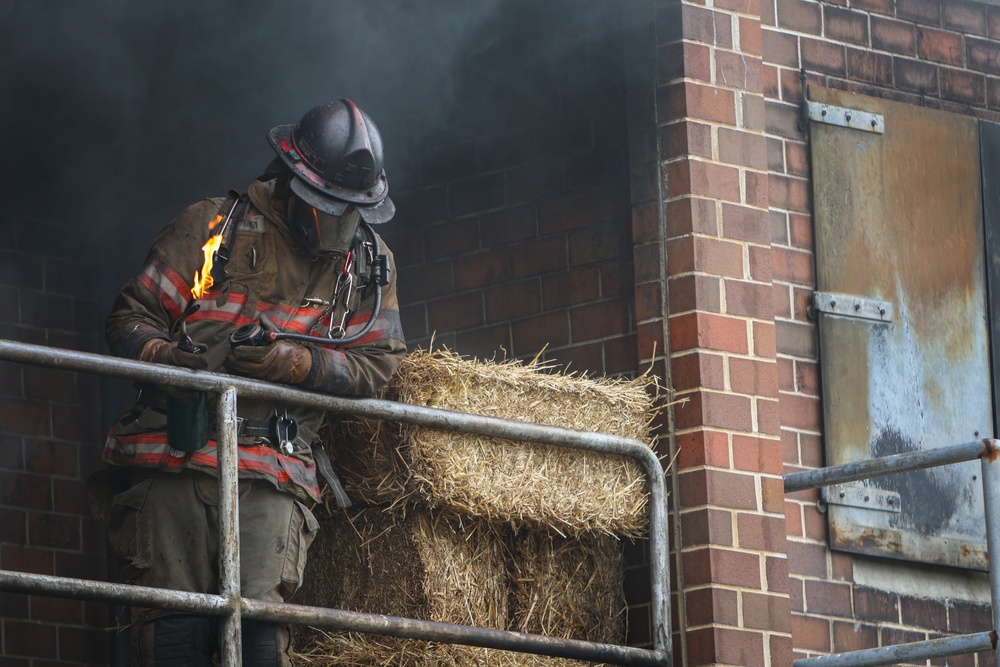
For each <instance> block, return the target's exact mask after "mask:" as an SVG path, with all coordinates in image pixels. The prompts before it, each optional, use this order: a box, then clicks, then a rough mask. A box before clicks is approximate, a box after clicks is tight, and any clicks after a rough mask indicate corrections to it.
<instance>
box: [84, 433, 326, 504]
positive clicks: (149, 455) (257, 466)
mask: <svg viewBox="0 0 1000 667" xmlns="http://www.w3.org/2000/svg"><path fill="white" fill-rule="evenodd" d="M217 447H218V443H217V442H216V441H215V440H209V441H208V444H207V445H205V447H203V448H202V449H199V450H198V451H196V452H182V451H179V450H176V449H173V448H172V447H170V445H168V444H167V436H166V435H165V434H163V433H138V434H134V435H115V434H114V433H111V434H109V436H108V439H107V442H106V443H105V445H104V451H103V452H102V453H101V459H102V460H103V461H105V462H106V463H110V464H112V465H119V466H144V467H157V468H183V467H186V466H188V465H189V464H195V465H200V466H204V467H210V468H218V467H219V463H218V458H217V456H216V448H217ZM237 466H238V468H239V469H240V470H244V471H247V472H255V473H260V474H264V475H267V476H268V477H271V478H273V479H274V480H275V481H277V482H278V483H279V484H295V485H296V486H300V487H302V488H303V489H304V490H305V491H306V492H307V493H309V494H310V495H312V496H315V497H317V498H318V497H319V493H320V491H319V484H318V482H317V481H316V468H315V466H308V465H306V463H305V462H304V461H302V460H300V459H297V458H295V457H292V456H284V455H282V454H281V453H280V452H279V451H277V450H276V449H274V448H272V447H268V446H266V445H248V446H241V447H240V448H239V458H238V461H237Z"/></svg>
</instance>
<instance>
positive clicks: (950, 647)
mask: <svg viewBox="0 0 1000 667" xmlns="http://www.w3.org/2000/svg"><path fill="white" fill-rule="evenodd" d="M996 637H997V635H996V632H994V631H990V632H979V633H976V634H972V635H960V636H958V637H943V638H941V639H929V640H927V641H922V642H912V643H910V644H896V645H895V646H882V647H879V648H870V649H864V650H861V651H849V652H848V653H838V654H836V655H818V656H815V657H813V658H800V659H798V660H796V661H794V662H793V663H792V664H793V665H794V666H795V667H876V666H877V665H896V664H899V663H901V662H906V663H909V662H914V661H922V660H928V659H930V658H943V657H945V656H951V655H964V654H966V653H977V652H979V651H992V650H994V648H995V647H996V641H997V639H996Z"/></svg>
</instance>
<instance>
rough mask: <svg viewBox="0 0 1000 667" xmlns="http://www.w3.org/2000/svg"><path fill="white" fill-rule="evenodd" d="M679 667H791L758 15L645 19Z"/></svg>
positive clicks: (694, 8) (680, 8) (719, 10)
mask: <svg viewBox="0 0 1000 667" xmlns="http://www.w3.org/2000/svg"><path fill="white" fill-rule="evenodd" d="M657 7H658V16H657V26H658V28H659V31H658V33H657V34H658V44H657V49H658V52H657V53H658V58H657V64H658V72H657V75H658V76H657V80H656V84H657V88H656V91H657V98H656V101H657V120H658V125H659V128H660V141H661V159H662V163H661V164H662V167H661V171H660V179H661V184H662V192H661V194H662V201H663V203H664V209H665V231H664V237H663V239H664V242H665V244H666V249H667V269H668V271H667V272H668V276H669V281H668V289H669V308H668V312H669V341H670V356H671V377H672V379H673V386H674V389H675V391H676V398H677V399H687V403H686V404H684V405H679V406H677V407H675V409H674V415H675V419H676V421H675V424H674V425H675V439H676V444H677V449H678V452H679V455H678V459H677V468H678V474H677V477H676V498H677V500H676V502H677V505H678V512H679V526H678V529H677V531H676V535H675V537H676V538H677V540H678V543H679V546H680V551H681V556H680V560H679V564H678V578H679V582H678V588H679V595H678V605H677V608H678V616H679V620H678V625H679V628H680V633H679V636H678V638H677V642H676V646H677V649H678V653H679V656H678V660H679V664H681V662H680V661H683V664H690V665H700V664H727V665H761V666H763V665H787V664H790V662H791V644H792V642H791V637H790V630H791V626H790V618H789V607H790V600H789V596H788V578H787V565H786V555H785V552H786V540H785V531H784V507H783V502H782V487H781V485H782V482H781V477H780V476H781V474H782V460H781V443H780V440H779V429H780V417H781V415H780V414H779V403H778V379H777V378H778V367H777V362H776V353H775V352H776V351H775V335H776V331H775V325H774V304H773V285H772V283H773V277H774V275H775V273H776V269H777V267H775V266H774V256H773V253H772V249H771V235H770V223H769V213H768V201H769V194H770V193H769V189H768V173H767V140H766V134H765V132H766V120H767V119H766V116H765V99H764V94H763V82H762V76H761V74H762V69H763V68H762V56H761V18H760V13H761V9H760V5H759V3H757V2H726V1H723V2H715V3H712V4H711V6H707V5H705V4H702V3H700V2H680V3H657Z"/></svg>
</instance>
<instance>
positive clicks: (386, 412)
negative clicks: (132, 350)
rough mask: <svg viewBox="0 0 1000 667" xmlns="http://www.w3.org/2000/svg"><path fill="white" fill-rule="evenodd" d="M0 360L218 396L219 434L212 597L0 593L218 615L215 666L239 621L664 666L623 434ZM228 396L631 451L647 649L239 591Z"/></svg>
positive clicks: (16, 580) (653, 495)
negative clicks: (645, 581)
mask: <svg viewBox="0 0 1000 667" xmlns="http://www.w3.org/2000/svg"><path fill="white" fill-rule="evenodd" d="M0 360H5V361H14V362H19V363H27V364H34V365H39V366H48V367H52V368H59V369H63V370H69V371H79V372H84V373H95V374H100V375H107V376H111V377H119V378H125V379H129V380H134V381H137V382H145V383H157V384H165V385H170V386H174V387H179V388H183V389H191V390H199V391H207V392H212V393H215V394H216V395H218V397H219V404H218V415H219V416H218V420H219V421H218V433H219V449H218V451H219V509H220V511H219V536H220V539H219V542H220V544H219V590H220V591H221V593H220V594H219V595H208V594H199V593H186V592H181V591H172V590H165V589H158V588H148V587H142V586H130V585H126V584H113V583H107V582H98V581H90V580H85V579H71V578H66V577H54V576H48V575H37V574H28V573H24V572H14V571H10V570H0V591H10V592H15V593H29V594H37V595H50V596H56V597H66V598H73V599H78V600H91V601H100V602H114V603H118V604H127V605H139V606H143V607H153V608H158V609H169V610H174V611H184V612H189V613H197V614H204V615H209V616H220V617H222V619H223V622H222V623H221V624H220V631H219V632H220V645H221V656H220V657H221V664H222V665H223V667H238V666H239V665H240V664H241V636H240V621H241V619H243V618H247V619H256V620H261V621H269V622H273V623H290V624H297V625H302V624H309V625H313V626H316V627H320V628H329V629H332V630H347V631H354V632H367V633H374V634H380V635H391V636H394V637H404V638H408V639H419V640H425V641H437V642H443V643H451V644H466V645H469V646H478V647H483V648H492V649H500V650H507V651H520V652H523V653H534V654H539V655H548V656H554V657H563V658H575V659H578V660H593V661H598V662H607V663H612V664H619V665H626V664H627V665H665V666H667V667H669V666H670V665H671V664H672V656H671V650H672V649H671V643H670V569H669V561H668V557H669V544H668V538H667V503H666V497H667V496H666V482H665V476H664V472H663V468H662V467H661V465H660V461H659V459H658V458H657V456H656V453H655V452H654V451H653V450H652V449H650V448H649V447H648V446H647V445H645V444H643V443H641V442H639V441H637V440H631V439H628V438H620V437H616V436H612V435H605V434H600V433H584V432H579V431H571V430H569V429H562V428H556V427H550V426H542V425H539V424H530V423H526V422H518V421H512V420H504V419H496V418H492V417H481V416H477V415H469V414H465V413H461V412H451V411H448V410H439V409H434V408H425V407H420V406H414V405H409V404H405V403H393V402H390V401H382V400H376V399H361V398H344V397H339V396H324V395H321V394H314V393H310V392H306V391H301V390H297V389H290V388H288V387H281V386H278V385H273V384H269V383H266V382H259V381H256V380H248V379H245V378H239V377H234V376H230V375H223V374H218V373H208V372H193V371H189V370H187V369H181V368H172V367H168V366H160V365H156V364H146V363H142V362H138V361H131V360H126V359H117V358H112V357H106V356H103V355H98V354H90V353H85V352H75V351H70V350H60V349H55V348H50V347H45V346H41V345H30V344H26V343H17V342H13V341H5V340H0ZM237 395H239V396H242V397H246V398H255V399H260V400H268V401H278V402H282V403H289V404H294V405H302V406H306V407H312V408H318V409H321V410H327V411H330V412H335V413H341V414H356V415H362V416H365V417H371V418H374V419H387V420H390V421H399V422H404V423H409V424H419V425H422V426H427V427H431V428H436V429H444V430H451V431H458V432H463V433H475V434H480V435H487V436H494V437H499V438H507V439H513V440H524V441H529V442H537V443H544V444H550V445H560V446H563V447H572V448H576V449H586V450H591V451H597V452H605V453H609V454H615V455H620V456H627V457H630V458H632V459H634V460H635V461H636V462H637V463H638V464H639V466H640V467H641V468H642V470H643V472H644V474H645V476H646V480H647V484H648V490H649V562H650V586H651V589H652V592H651V601H652V602H651V613H650V615H651V619H652V626H653V628H652V629H653V642H654V648H653V649H644V648H637V647H631V646H619V645H614V644H600V643H596V642H588V641H580V640H573V639H562V638H557V637H548V636H544V635H537V634H529V633H523V632H510V631H504V630H493V629H488V628H479V627H472V626H466V625H456V624H451V623H440V622H433V621H426V620H420V619H411V618H399V617H394V616H384V615H381V614H365V613H359V612H350V611H344V610H337V609H324V608H318V607H307V606H303V605H295V604H287V603H280V604H279V603H274V602H263V601H260V600H252V599H248V598H243V597H241V596H240V590H239V581H240V552H239V526H238V523H237V522H238V517H239V511H238V510H239V508H238V496H237V493H236V488H237V483H238V479H237V443H236V427H237V422H236V403H237Z"/></svg>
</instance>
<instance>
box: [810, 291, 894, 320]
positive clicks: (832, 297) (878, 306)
mask: <svg viewBox="0 0 1000 667" xmlns="http://www.w3.org/2000/svg"><path fill="white" fill-rule="evenodd" d="M812 309H813V311H815V312H817V313H825V314H827V315H840V316H841V317H854V318H857V319H861V320H874V321H876V322H892V317H893V308H892V304H891V303H890V302H888V301H881V300H879V299H869V298H866V297H863V296H855V295H853V294H838V293H836V292H813V295H812Z"/></svg>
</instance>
